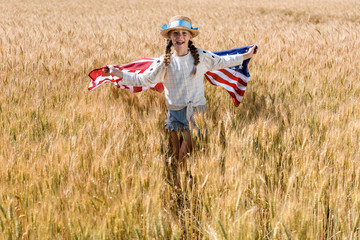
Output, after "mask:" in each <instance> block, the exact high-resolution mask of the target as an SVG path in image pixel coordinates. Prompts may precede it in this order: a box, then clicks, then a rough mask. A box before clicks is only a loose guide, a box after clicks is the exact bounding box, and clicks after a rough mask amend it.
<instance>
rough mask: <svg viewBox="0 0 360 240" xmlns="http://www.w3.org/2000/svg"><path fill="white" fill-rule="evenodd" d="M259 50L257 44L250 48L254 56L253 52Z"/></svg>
mask: <svg viewBox="0 0 360 240" xmlns="http://www.w3.org/2000/svg"><path fill="white" fill-rule="evenodd" d="M257 50H258V47H257V46H256V45H254V46H252V47H251V48H249V51H248V52H249V54H250V56H252V55H253V54H256V53H257Z"/></svg>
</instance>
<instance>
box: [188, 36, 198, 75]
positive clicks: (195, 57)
mask: <svg viewBox="0 0 360 240" xmlns="http://www.w3.org/2000/svg"><path fill="white" fill-rule="evenodd" d="M189 49H190V52H191V55H192V56H193V58H194V65H195V70H194V72H193V75H195V74H196V66H197V65H198V64H199V62H200V56H199V52H198V50H197V48H196V47H195V46H194V44H193V42H192V41H189Z"/></svg>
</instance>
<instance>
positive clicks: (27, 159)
mask: <svg viewBox="0 0 360 240" xmlns="http://www.w3.org/2000/svg"><path fill="white" fill-rule="evenodd" d="M0 3H1V4H0V79H1V84H2V87H1V94H0V144H1V147H0V165H1V167H0V239H359V238H360V218H359V217H360V190H359V189H360V150H359V149H360V107H359V101H360V99H359V98H360V82H359V75H360V51H359V49H360V3H359V1H358V0H344V1H337V0H329V1H322V0H319V1H307V0H305V1H296V0H288V1H280V0H270V1H265V0H260V1H251V0H250V1H241V0H231V1H230V0H225V1H219V0H191V1H190V0H183V1H181V2H175V1H168V0H161V1H160V0H158V1H156V0H149V1H141V0H132V1H129V0H121V1H107V0H105V1H97V0H89V1H80V0H72V1H70V0H57V1H55V0H49V1H45V0H34V1H26V0H11V1H5V0H0ZM178 14H184V15H187V16H190V17H191V18H192V19H193V25H194V26H198V27H199V28H200V35H199V37H197V38H196V39H195V41H194V43H195V45H196V46H198V47H201V48H203V49H207V50H210V51H217V50H225V49H230V48H236V47H241V46H246V45H251V44H257V45H258V46H259V51H258V54H257V55H255V56H254V58H253V59H252V60H251V62H250V65H249V66H250V74H251V78H252V80H251V82H250V83H249V85H248V88H247V90H246V93H245V96H244V99H243V102H242V104H241V105H240V106H239V107H234V106H233V105H232V101H231V99H230V97H229V96H228V93H226V91H224V90H223V89H220V88H217V87H214V86H211V85H210V84H208V83H206V85H205V86H206V98H207V109H208V110H207V113H206V114H205V117H204V119H198V120H199V125H200V126H201V128H202V129H207V132H206V136H205V138H204V139H198V138H196V139H195V147H194V151H193V152H192V153H191V155H190V156H189V158H188V171H189V172H190V173H191V174H192V176H193V178H192V179H190V178H189V177H188V176H187V175H186V173H181V175H180V178H181V181H182V184H183V185H182V186H183V188H182V192H181V194H180V195H177V193H176V192H174V189H173V188H172V185H171V184H170V183H169V159H170V156H171V152H172V150H171V146H170V145H169V134H168V133H167V132H166V131H165V128H164V121H165V119H166V117H167V111H166V108H165V106H164V99H163V95H162V94H158V93H156V92H154V91H151V90H148V91H145V92H143V93H138V94H130V93H128V92H126V91H125V90H118V89H116V88H115V87H114V86H112V85H110V84H106V85H104V86H102V87H100V88H98V89H96V90H94V91H92V92H89V91H88V90H87V87H88V84H89V81H90V79H89V78H88V76H87V74H88V73H89V72H90V71H91V70H92V69H95V68H99V67H101V66H103V65H104V64H121V63H128V62H130V61H133V60H136V59H139V58H142V57H157V56H160V55H162V54H163V53H164V51H165V41H164V39H162V38H161V37H160V34H159V28H160V27H161V26H162V25H163V24H164V23H167V21H168V19H169V18H170V17H172V16H173V15H178ZM189 179H190V180H189ZM179 196H180V197H179Z"/></svg>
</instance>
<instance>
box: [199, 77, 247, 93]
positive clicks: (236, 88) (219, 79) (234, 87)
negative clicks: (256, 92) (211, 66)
mask: <svg viewBox="0 0 360 240" xmlns="http://www.w3.org/2000/svg"><path fill="white" fill-rule="evenodd" d="M206 75H209V76H211V77H212V78H213V79H214V80H215V81H217V82H219V83H222V84H225V85H228V86H229V87H231V88H233V89H234V90H235V91H236V92H240V91H243V90H241V89H239V88H238V86H237V85H236V84H235V83H230V82H228V81H226V79H224V78H222V77H220V76H219V75H217V74H216V73H213V72H207V73H206ZM206 75H205V76H206ZM208 80H209V81H211V80H210V79H208ZM213 85H216V84H214V83H213Z"/></svg>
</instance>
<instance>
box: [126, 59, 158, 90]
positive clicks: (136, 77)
mask: <svg viewBox="0 0 360 240" xmlns="http://www.w3.org/2000/svg"><path fill="white" fill-rule="evenodd" d="M164 70H165V68H164V64H163V58H158V59H155V61H154V62H153V63H152V64H151V65H150V67H148V68H147V69H146V70H145V71H144V72H143V73H140V74H138V73H129V72H125V71H123V78H122V80H121V83H122V84H124V85H129V86H136V87H141V86H150V85H152V84H156V83H159V82H161V80H163V75H164Z"/></svg>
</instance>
